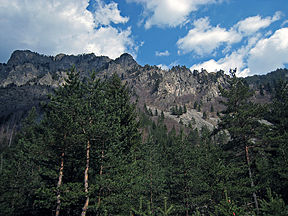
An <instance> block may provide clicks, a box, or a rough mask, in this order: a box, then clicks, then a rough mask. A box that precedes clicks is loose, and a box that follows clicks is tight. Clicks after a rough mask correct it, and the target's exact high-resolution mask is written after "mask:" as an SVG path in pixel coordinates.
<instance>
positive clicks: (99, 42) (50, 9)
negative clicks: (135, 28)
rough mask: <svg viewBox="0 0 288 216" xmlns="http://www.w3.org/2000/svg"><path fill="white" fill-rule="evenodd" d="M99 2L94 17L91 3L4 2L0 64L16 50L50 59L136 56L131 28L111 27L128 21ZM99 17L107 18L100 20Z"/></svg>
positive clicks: (112, 7)
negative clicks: (59, 55) (89, 55)
mask: <svg viewBox="0 0 288 216" xmlns="http://www.w3.org/2000/svg"><path fill="white" fill-rule="evenodd" d="M97 2H98V3H99V5H100V7H98V8H95V14H94V15H93V14H92V13H91V12H90V11H88V10H87V6H88V5H89V0H81V1H79V0H55V1H48V0H30V1H22V0H13V1H11V0H2V1H1V4H0V28H1V31H2V34H0V43H1V51H0V58H1V59H0V60H2V61H4V60H5V61H6V60H7V58H8V56H9V54H10V53H11V52H12V51H13V50H15V49H31V50H33V51H37V52H41V53H45V54H49V55H55V54H57V53H60V52H61V53H63V52H64V53H68V54H80V53H91V52H93V53H95V54H96V55H107V56H109V57H111V58H116V57H118V56H119V55H121V54H122V53H123V52H129V51H130V52H133V51H134V50H135V48H137V47H136V46H135V44H134V41H133V40H132V39H131V28H129V27H128V28H127V29H119V28H117V29H116V28H113V27H112V26H110V25H109V24H110V23H111V22H113V23H116V24H117V23H125V22H127V20H128V18H127V17H122V16H121V15H120V12H119V10H118V9H117V4H115V3H110V4H108V5H105V4H104V3H102V2H101V1H97ZM100 14H102V15H103V16H104V15H107V17H105V18H104V17H103V18H102V19H99V16H100ZM97 17H98V18H97ZM96 18H97V20H95V19H96ZM98 25H101V26H98ZM4 32H5V33H4Z"/></svg>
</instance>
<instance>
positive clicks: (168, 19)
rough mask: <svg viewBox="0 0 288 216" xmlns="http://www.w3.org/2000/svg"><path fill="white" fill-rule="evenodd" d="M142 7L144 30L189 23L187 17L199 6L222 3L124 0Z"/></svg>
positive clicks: (214, 1)
mask: <svg viewBox="0 0 288 216" xmlns="http://www.w3.org/2000/svg"><path fill="white" fill-rule="evenodd" d="M126 1H127V2H136V3H139V4H142V5H143V6H144V18H145V19H146V22H145V28H146V29H149V28H151V27H152V26H153V25H156V26H160V27H167V26H168V27H176V26H179V25H183V24H185V23H187V22H188V21H189V18H188V15H189V14H190V13H191V12H193V11H196V10H198V8H199V7H200V6H201V5H207V4H213V3H218V2H222V0H177V1H176V0H126Z"/></svg>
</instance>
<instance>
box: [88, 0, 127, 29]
mask: <svg viewBox="0 0 288 216" xmlns="http://www.w3.org/2000/svg"><path fill="white" fill-rule="evenodd" d="M93 7H94V8H95V12H94V17H95V24H96V25H110V23H111V22H113V23H115V24H119V23H126V22H128V20H129V17H122V16H121V15H120V11H119V9H118V4H116V3H115V2H111V3H109V4H105V3H104V2H102V0H96V1H95V2H94V4H93Z"/></svg>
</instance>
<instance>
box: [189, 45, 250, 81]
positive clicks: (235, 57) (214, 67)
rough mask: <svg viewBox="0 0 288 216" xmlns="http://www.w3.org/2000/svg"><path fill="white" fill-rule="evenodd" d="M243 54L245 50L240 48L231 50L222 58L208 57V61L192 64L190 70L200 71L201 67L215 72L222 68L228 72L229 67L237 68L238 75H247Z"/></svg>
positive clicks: (247, 70)
mask: <svg viewBox="0 0 288 216" xmlns="http://www.w3.org/2000/svg"><path fill="white" fill-rule="evenodd" d="M245 55H246V50H245V49H244V48H242V49H239V50H237V51H235V52H232V53H231V54H230V55H227V56H225V57H224V58H221V59H219V60H218V61H215V60H214V59H210V60H209V61H206V62H203V63H200V64H196V65H193V66H192V67H191V68H190V70H191V71H193V70H198V71H200V70H201V69H202V68H204V69H206V70H207V71H209V72H216V71H219V70H223V71H225V72H226V73H228V72H229V70H230V69H234V68H237V69H238V70H237V71H238V75H240V76H247V74H248V73H249V69H247V68H245V66H246V64H245V62H244V57H245Z"/></svg>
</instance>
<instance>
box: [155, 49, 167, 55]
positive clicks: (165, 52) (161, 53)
mask: <svg viewBox="0 0 288 216" xmlns="http://www.w3.org/2000/svg"><path fill="white" fill-rule="evenodd" d="M155 55H156V56H169V55H170V53H169V51H168V50H165V51H164V52H159V51H156V52H155Z"/></svg>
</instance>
